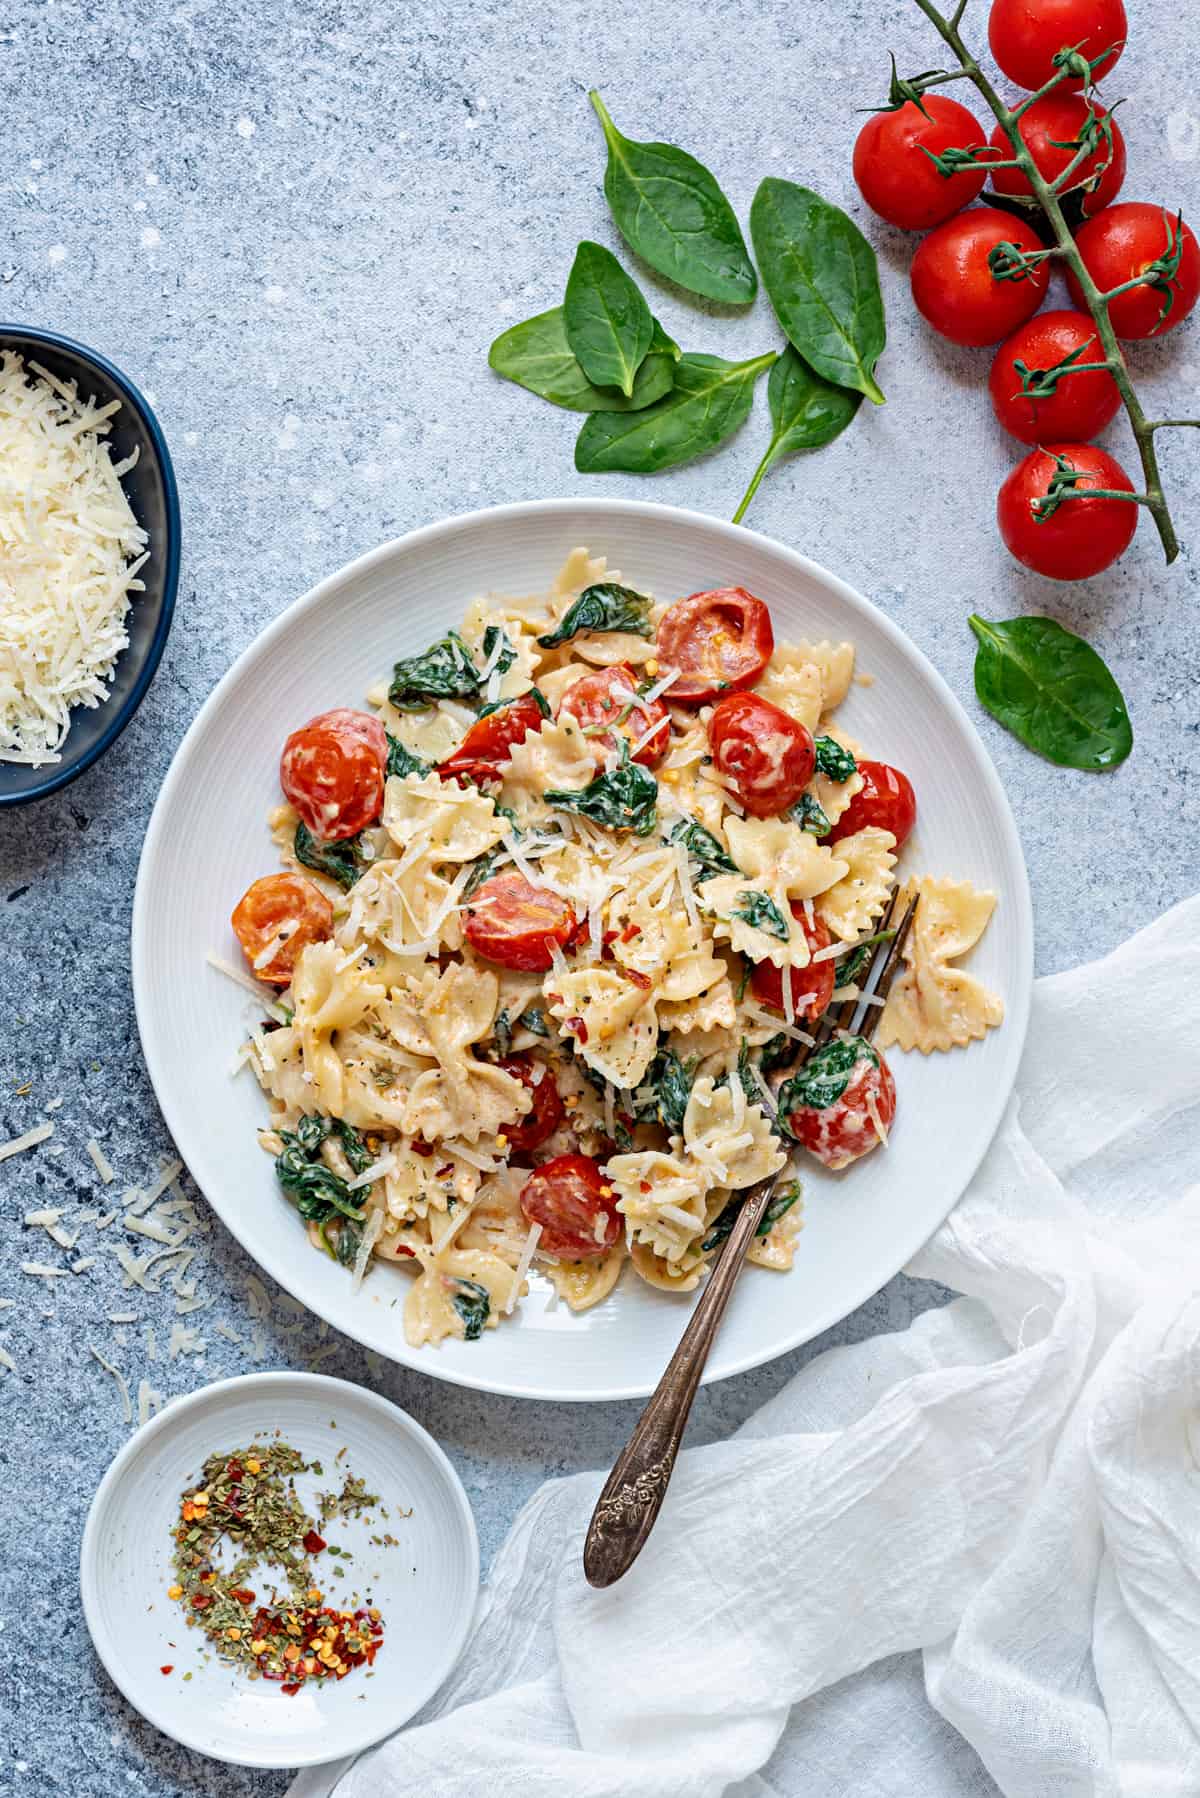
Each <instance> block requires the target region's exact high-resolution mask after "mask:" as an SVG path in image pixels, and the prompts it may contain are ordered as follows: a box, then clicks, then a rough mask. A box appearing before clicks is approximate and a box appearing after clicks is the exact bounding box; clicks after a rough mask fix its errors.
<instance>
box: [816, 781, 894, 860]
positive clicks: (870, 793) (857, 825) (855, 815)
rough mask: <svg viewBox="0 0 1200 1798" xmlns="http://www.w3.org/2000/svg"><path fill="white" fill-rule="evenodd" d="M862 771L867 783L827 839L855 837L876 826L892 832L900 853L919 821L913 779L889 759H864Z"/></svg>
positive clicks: (834, 840) (835, 839)
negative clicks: (872, 760)
mask: <svg viewBox="0 0 1200 1798" xmlns="http://www.w3.org/2000/svg"><path fill="white" fill-rule="evenodd" d="M858 771H859V773H860V774H861V775H862V783H863V784H862V786H861V787H860V788H859V790H858V792H857V793H856V794H855V795H854V797H853V799H852V800H851V801H850V803H849V805H848V806H847V807H846V809H845V811H844V812H843V813H842V815H841V817H840V818H839V819H838V821H837V823H836V824H835V825H834V827H833V829H832V830H831V831H830V832H829V835H828V836H827V837H825V838H823V841H824V842H826V843H837V842H840V841H841V839H842V838H843V837H851V836H853V835H854V833H855V831H856V830H866V829H867V828H868V826H874V828H875V829H876V830H890V831H891V833H892V835H893V836H894V837H895V839H896V850H897V853H899V851H900V850H901V849H902V848H903V846H904V844H905V843H906V842H907V841H908V838H909V836H910V835H911V834H912V827H913V825H914V824H915V823H916V821H917V796H916V794H915V793H914V792H913V787H912V782H911V780H909V778H908V775H907V774H901V772H900V770H899V768H893V767H892V766H891V764H890V763H889V762H860V763H859V764H858Z"/></svg>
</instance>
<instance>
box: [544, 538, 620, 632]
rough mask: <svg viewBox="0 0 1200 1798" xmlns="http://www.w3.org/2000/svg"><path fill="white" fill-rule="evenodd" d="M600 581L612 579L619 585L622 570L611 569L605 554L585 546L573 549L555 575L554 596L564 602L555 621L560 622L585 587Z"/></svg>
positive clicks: (558, 609) (557, 610)
mask: <svg viewBox="0 0 1200 1798" xmlns="http://www.w3.org/2000/svg"><path fill="white" fill-rule="evenodd" d="M599 581H612V583H613V584H614V586H619V585H620V582H621V575H620V571H619V570H618V569H616V568H612V569H610V568H609V566H608V561H607V559H606V558H605V557H604V556H594V555H592V554H591V552H590V551H589V550H587V549H584V548H580V549H573V550H572V551H571V553H570V555H569V556H568V557H567V559H566V561H565V562H564V563H563V565H562V567H561V568H560V569H559V571H558V573H557V574H556V575H555V577H554V598H555V599H556V600H558V601H561V602H563V603H561V604H559V605H558V606H557V607H556V610H555V619H554V622H555V623H556V624H557V623H558V620H559V618H561V617H562V614H563V613H564V612H565V611H566V609H567V607H568V606H569V605H570V603H571V601H572V600H573V599H578V597H579V595H580V594H581V593H582V592H583V589H584V588H585V587H594V586H596V584H597V583H598V582H599Z"/></svg>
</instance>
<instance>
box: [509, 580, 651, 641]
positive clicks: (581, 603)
mask: <svg viewBox="0 0 1200 1798" xmlns="http://www.w3.org/2000/svg"><path fill="white" fill-rule="evenodd" d="M653 603H654V602H653V600H649V599H647V598H646V597H645V595H644V594H642V593H635V592H634V590H633V588H632V587H618V586H616V585H614V583H613V582H612V581H601V582H599V583H598V584H597V585H596V586H594V587H585V588H584V590H583V592H582V593H581V594H580V595H579V598H578V599H576V600H574V601H572V603H571V604H570V605H569V606H568V607H567V609H566V611H565V612H564V613H563V616H562V619H561V620H560V622H559V624H558V625H557V626H556V627H555V629H554V630H552V631H548V632H547V633H546V635H545V636H544V637H539V638H538V644H539V647H540V648H542V649H557V648H558V646H559V644H560V643H567V642H569V641H570V639H571V638H572V637H575V636H578V634H579V632H580V631H631V632H632V633H633V634H634V635H635V636H638V637H648V636H650V635H651V625H650V607H651V606H652V605H653Z"/></svg>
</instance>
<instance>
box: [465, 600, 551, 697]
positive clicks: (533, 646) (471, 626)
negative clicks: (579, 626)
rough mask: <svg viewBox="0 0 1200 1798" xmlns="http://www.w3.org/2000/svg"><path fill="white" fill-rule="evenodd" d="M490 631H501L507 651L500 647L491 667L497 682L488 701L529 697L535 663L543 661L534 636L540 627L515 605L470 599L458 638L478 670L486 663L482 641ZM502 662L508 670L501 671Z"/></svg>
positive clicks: (506, 601) (505, 602) (504, 601)
mask: <svg viewBox="0 0 1200 1798" xmlns="http://www.w3.org/2000/svg"><path fill="white" fill-rule="evenodd" d="M489 627H491V628H493V629H495V630H497V631H503V633H504V635H505V637H506V638H507V639H508V648H507V651H506V650H505V649H504V647H503V646H501V649H500V653H499V655H498V656H497V658H496V661H495V662H494V663H493V671H494V673H495V677H496V678H495V680H494V682H492V685H490V686H489V687H488V688H487V697H488V698H489V700H504V699H517V698H519V697H520V695H521V694H522V693H528V691H529V689H530V687H532V686H533V684H534V681H535V679H536V678H537V667H538V663H539V662H540V661H541V659H542V654H541V651H540V650H539V648H538V641H537V633H538V630H539V629H540V628H541V627H540V626H539V625H537V624H536V623H535V622H533V621H531V620H530V618H529V617H528V615H527V614H526V613H525V611H524V610H523V608H522V607H521V606H520V605H519V604H517V603H516V602H513V601H509V600H504V599H497V598H496V597H495V595H493V594H488V595H486V596H485V597H484V598H482V599H473V600H472V601H471V603H470V605H469V606H468V607H467V610H466V614H465V616H464V618H463V626H462V631H461V633H460V634H461V636H462V639H463V642H464V643H465V644H466V645H467V647H468V648H469V649H470V650H471V652H472V654H473V655H474V657H475V660H476V661H477V662H478V664H479V666H480V668H483V667H484V666H485V664H486V662H487V660H488V652H487V651H486V650H485V649H484V647H483V639H484V635H485V633H486V632H487V630H488V628H489ZM510 656H511V660H509V657H510ZM502 662H508V666H507V667H505V668H501V666H500V664H501V663H502ZM490 678H491V677H490V676H489V680H490ZM493 686H494V689H495V691H494V692H493V690H492V687H493Z"/></svg>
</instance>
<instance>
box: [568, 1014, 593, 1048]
mask: <svg viewBox="0 0 1200 1798" xmlns="http://www.w3.org/2000/svg"><path fill="white" fill-rule="evenodd" d="M563 1028H564V1029H565V1030H567V1031H568V1032H569V1033H570V1035H571V1036H574V1037H577V1038H578V1040H579V1041H580V1042H581V1043H586V1041H587V1039H588V1027H587V1025H586V1024H585V1023H584V1021H583V1019H582V1018H581V1017H573V1018H568V1019H567V1021H566V1023H565V1025H564V1026H563Z"/></svg>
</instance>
